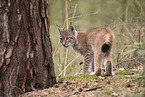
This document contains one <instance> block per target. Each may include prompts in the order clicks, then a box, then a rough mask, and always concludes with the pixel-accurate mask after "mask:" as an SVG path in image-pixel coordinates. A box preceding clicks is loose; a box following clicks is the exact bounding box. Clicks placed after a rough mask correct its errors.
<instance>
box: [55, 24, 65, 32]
mask: <svg viewBox="0 0 145 97" xmlns="http://www.w3.org/2000/svg"><path fill="white" fill-rule="evenodd" d="M56 26H57V28H58V30H59V32H60V34H61V32H62V31H63V28H61V27H59V26H58V25H56Z"/></svg>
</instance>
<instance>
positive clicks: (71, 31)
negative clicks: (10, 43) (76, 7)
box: [69, 25, 76, 35]
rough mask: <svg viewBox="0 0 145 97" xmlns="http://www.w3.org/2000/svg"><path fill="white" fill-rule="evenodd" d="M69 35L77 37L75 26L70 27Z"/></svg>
mask: <svg viewBox="0 0 145 97" xmlns="http://www.w3.org/2000/svg"><path fill="white" fill-rule="evenodd" d="M69 33H70V34H73V35H76V30H75V27H74V26H73V25H70V27H69Z"/></svg>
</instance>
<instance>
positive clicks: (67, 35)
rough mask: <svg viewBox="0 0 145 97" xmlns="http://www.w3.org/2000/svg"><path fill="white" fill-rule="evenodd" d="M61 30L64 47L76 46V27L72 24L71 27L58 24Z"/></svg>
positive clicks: (61, 40)
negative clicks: (66, 27)
mask: <svg viewBox="0 0 145 97" xmlns="http://www.w3.org/2000/svg"><path fill="white" fill-rule="evenodd" d="M57 28H58V30H59V32H60V42H61V44H62V45H63V46H64V47H69V46H70V45H71V46H76V45H77V44H78V41H77V32H76V30H75V27H74V26H73V25H71V26H70V27H69V29H63V28H60V27H59V26H57Z"/></svg>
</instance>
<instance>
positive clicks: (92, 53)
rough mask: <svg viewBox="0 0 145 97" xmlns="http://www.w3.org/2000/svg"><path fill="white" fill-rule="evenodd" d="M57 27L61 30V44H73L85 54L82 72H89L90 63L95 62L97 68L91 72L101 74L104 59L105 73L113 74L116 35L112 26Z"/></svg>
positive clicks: (73, 46) (74, 47) (65, 45)
mask: <svg viewBox="0 0 145 97" xmlns="http://www.w3.org/2000/svg"><path fill="white" fill-rule="evenodd" d="M57 27H58V30H59V32H60V42H61V44H62V45H63V46H64V47H69V46H70V45H71V46H72V48H73V49H74V50H75V51H76V52H77V53H80V54H81V55H82V56H83V58H84V62H83V66H82V72H81V74H86V73H88V72H89V67H90V65H91V64H93V63H94V64H93V65H94V66H92V67H94V69H95V70H92V71H94V72H92V73H90V74H91V75H97V76H99V75H101V64H102V61H103V59H104V65H105V75H113V64H112V61H111V48H112V45H113V41H114V38H115V37H114V34H113V32H112V31H111V29H110V28H108V27H100V28H94V29H91V30H88V31H76V30H75V27H74V26H73V25H71V26H70V27H69V29H63V28H60V27H59V26H57ZM93 61H94V62H93ZM92 69H93V68H92Z"/></svg>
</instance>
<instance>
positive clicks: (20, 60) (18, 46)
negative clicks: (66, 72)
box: [0, 0, 55, 97]
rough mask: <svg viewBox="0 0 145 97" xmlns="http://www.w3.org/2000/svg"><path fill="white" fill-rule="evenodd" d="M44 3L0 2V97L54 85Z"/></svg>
mask: <svg viewBox="0 0 145 97" xmlns="http://www.w3.org/2000/svg"><path fill="white" fill-rule="evenodd" d="M51 51H52V49H51V41H50V37H49V19H48V0H31V1H30V0H0V53H1V54H0V96H5V97H12V96H13V97H17V96H18V95H19V94H21V93H24V92H27V91H31V90H36V89H43V88H47V87H50V86H52V85H53V84H54V83H55V74H54V63H53V59H52V53H51Z"/></svg>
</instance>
